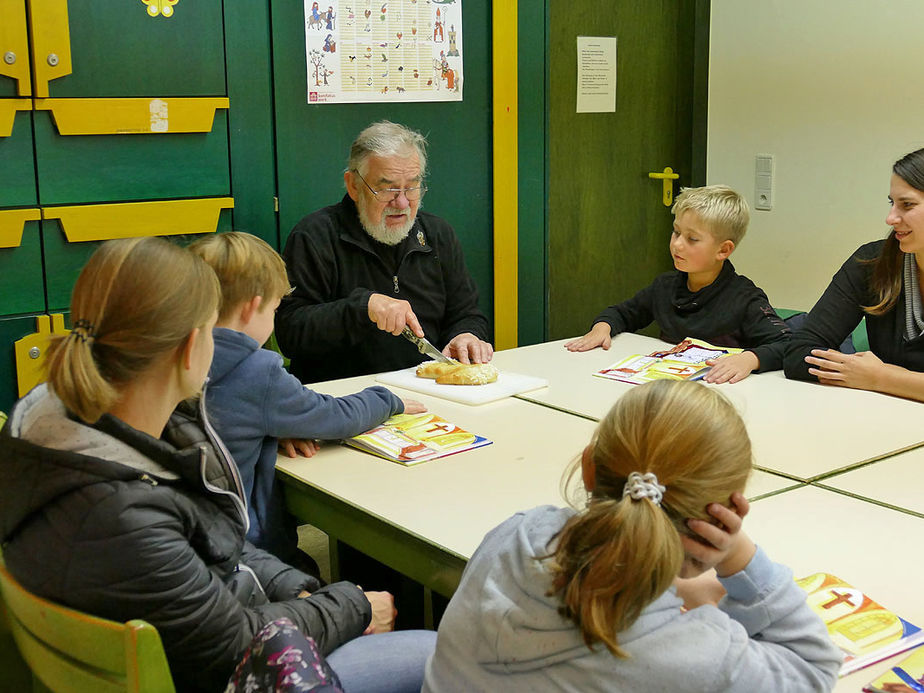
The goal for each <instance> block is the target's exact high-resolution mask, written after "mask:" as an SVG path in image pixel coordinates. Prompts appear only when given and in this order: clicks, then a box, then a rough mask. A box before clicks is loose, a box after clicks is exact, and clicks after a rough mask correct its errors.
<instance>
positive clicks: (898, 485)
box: [821, 448, 924, 513]
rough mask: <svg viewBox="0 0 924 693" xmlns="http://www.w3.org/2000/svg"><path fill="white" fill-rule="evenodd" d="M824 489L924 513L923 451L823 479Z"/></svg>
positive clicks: (918, 449)
mask: <svg viewBox="0 0 924 693" xmlns="http://www.w3.org/2000/svg"><path fill="white" fill-rule="evenodd" d="M821 483H823V484H824V485H825V486H831V487H833V488H837V489H841V490H844V491H847V492H849V493H853V494H856V495H858V496H862V497H863V498H872V499H874V500H877V501H880V502H882V503H889V504H890V505H894V506H897V507H899V508H904V509H906V510H911V511H913V512H916V513H924V448H917V449H915V450H911V451H909V452H903V453H901V454H899V455H896V456H895V457H890V458H888V459H885V460H880V461H879V462H876V463H875V464H871V465H868V466H865V467H860V468H859V469H855V470H853V471H851V472H846V473H844V474H839V475H837V476H832V477H829V478H827V479H825V480H824V481H823V482H821Z"/></svg>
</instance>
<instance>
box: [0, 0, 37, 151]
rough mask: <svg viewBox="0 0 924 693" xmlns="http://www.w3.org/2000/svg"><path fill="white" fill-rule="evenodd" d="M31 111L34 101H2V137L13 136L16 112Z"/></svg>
mask: <svg viewBox="0 0 924 693" xmlns="http://www.w3.org/2000/svg"><path fill="white" fill-rule="evenodd" d="M2 1H3V0H0V2H2ZM0 50H2V49H0ZM0 62H3V58H2V56H0ZM31 110H32V99H0V137H9V136H10V135H12V134H13V123H14V122H15V120H16V111H31Z"/></svg>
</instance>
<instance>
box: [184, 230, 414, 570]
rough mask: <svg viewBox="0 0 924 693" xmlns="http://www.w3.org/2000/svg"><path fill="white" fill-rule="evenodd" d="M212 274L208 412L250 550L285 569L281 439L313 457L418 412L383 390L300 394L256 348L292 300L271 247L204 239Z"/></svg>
mask: <svg viewBox="0 0 924 693" xmlns="http://www.w3.org/2000/svg"><path fill="white" fill-rule="evenodd" d="M190 249H191V250H192V251H193V252H195V253H196V254H198V255H199V256H200V257H202V258H203V259H204V260H205V261H206V262H207V263H208V264H209V265H211V266H212V268H213V269H214V270H215V273H216V274H217V275H218V279H219V281H220V282H221V290H222V306H221V311H220V313H219V315H218V322H217V323H216V324H215V329H214V331H213V335H214V338H215V356H214V358H213V360H212V367H211V370H210V371H209V385H208V394H207V397H206V410H207V412H208V414H209V418H210V419H211V422H212V425H213V426H214V428H215V429H216V431H217V432H218V435H219V437H220V438H221V439H222V440H223V441H224V443H225V445H226V446H227V447H228V450H229V451H230V453H231V455H232V457H233V458H234V460H235V462H237V466H238V468H239V469H240V472H241V480H242V483H243V485H244V492H245V494H246V497H247V499H248V512H249V515H250V530H249V531H248V533H247V538H248V539H249V540H250V541H251V543H253V544H254V545H255V546H258V547H260V548H263V549H266V550H268V551H270V552H272V553H275V554H276V555H277V556H278V557H279V558H281V559H283V560H290V561H291V560H292V559H298V555H297V554H296V553H295V551H296V548H297V535H296V532H295V527H296V523H295V520H294V519H293V518H291V516H289V515H288V514H287V513H286V511H285V507H284V505H283V501H282V496H281V493H280V490H279V488H278V486H277V485H276V482H275V466H276V454H277V445H278V441H279V439H281V438H283V439H295V440H297V441H300V443H299V444H298V448H299V450H301V451H302V452H303V454H307V455H309V456H310V455H311V454H313V453H314V451H315V450H316V446H315V444H314V442H313V441H314V440H315V439H324V440H330V439H340V438H348V437H351V436H354V435H356V434H358V433H362V432H364V431H367V430H369V429H370V428H373V427H375V426H377V425H378V424H380V423H381V422H382V421H384V420H385V419H387V418H388V417H389V416H391V415H392V414H398V413H401V412H403V411H408V412H409V413H414V412H417V411H423V410H424V408H423V406H422V405H420V403H418V402H414V401H411V400H409V401H407V402H405V401H403V400H401V399H400V398H399V397H397V396H396V395H394V394H392V393H391V392H390V391H388V390H386V389H385V388H383V387H370V388H367V389H365V390H363V391H362V392H358V393H356V394H353V395H348V396H346V397H331V396H330V395H322V394H319V393H317V392H314V391H312V390H309V389H307V388H305V387H303V386H302V384H301V383H300V382H299V380H298V379H297V378H296V377H295V376H293V375H291V374H289V373H288V372H287V371H286V370H285V369H284V368H283V365H282V357H280V356H279V354H277V353H275V352H273V351H269V350H267V349H261V348H260V347H261V345H263V344H264V343H265V342H266V341H267V339H269V337H270V334H271V333H272V331H273V316H274V314H275V311H276V308H277V307H278V306H279V302H280V300H281V299H282V297H283V295H285V294H286V293H287V292H288V291H289V283H288V279H287V277H286V268H285V263H284V262H283V260H282V258H281V257H279V254H278V253H276V251H275V250H273V249H272V248H271V247H270V246H269V244H267V243H266V242H265V241H262V240H261V239H259V238H257V237H256V236H251V235H250V234H247V233H239V232H233V231H232V232H228V233H221V234H214V235H211V236H207V237H204V238H202V239H200V240H198V241H196V242H195V243H193V244H192V245H191V246H190Z"/></svg>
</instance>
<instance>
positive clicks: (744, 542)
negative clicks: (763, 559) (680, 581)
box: [680, 492, 757, 577]
mask: <svg viewBox="0 0 924 693" xmlns="http://www.w3.org/2000/svg"><path fill="white" fill-rule="evenodd" d="M731 502H732V506H733V507H732V508H726V507H725V506H724V505H720V504H719V503H710V504H709V505H708V506H707V507H706V510H707V511H708V512H709V514H710V515H712V517H713V518H715V521H714V522H709V521H707V520H699V519H694V518H690V519H688V520H687V527H689V528H690V530H691V531H692V532H693V533H694V534H696V535H698V537H699V538H694V537H690V536H685V535H681V537H680V540H681V542H683V549H684V552H685V553H686V559H685V560H684V567H683V569H682V570H681V575H680V576H681V577H692V576H693V575H696V574H698V573H701V572H703V571H705V570H708V569H709V568H715V571H716V573H717V574H718V576H719V577H726V576H728V575H733V574H735V573H737V572H739V571H741V570H744V568H745V567H746V566H747V564H748V563H750V561H751V558H752V557H753V556H754V552H755V551H756V550H757V547H756V546H755V545H754V542H753V541H751V539H750V538H749V537H748V536H747V535H746V534H745V533H744V532H742V531H741V525H742V522H743V520H744V516H745V515H747V514H748V510H750V505H749V504H748V501H747V499H746V498H745V497H744V495H743V494H741V493H738V492H735V493H733V494H732V495H731Z"/></svg>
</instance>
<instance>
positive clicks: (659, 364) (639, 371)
mask: <svg viewBox="0 0 924 693" xmlns="http://www.w3.org/2000/svg"><path fill="white" fill-rule="evenodd" d="M741 352H742V349H737V348H734V347H717V346H713V345H712V344H709V343H708V342H704V341H703V340H701V339H693V338H692V337H687V338H686V339H684V340H683V341H682V342H680V343H679V344H676V345H675V346H673V347H670V348H667V349H661V350H659V351H653V352H651V353H650V354H646V355H644V356H643V355H641V354H634V355H633V356H628V357H626V358H624V359H623V360H622V361H619V362H618V363H614V364H613V365H612V366H609V367H607V368H604V369H603V370H602V371H597V372H596V373H594V375H596V376H597V377H600V378H609V379H610V380H620V381H622V382H624V383H632V384H634V385H639V384H641V383H647V382H648V381H649V380H663V379H668V380H699V379H700V378H702V377H703V376H704V375H706V373H707V372H708V371H709V369H710V368H711V366H710V365H709V364H708V363H706V362H707V361H711V360H712V359H717V358H720V357H722V356H727V355H728V354H740V353H741Z"/></svg>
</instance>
